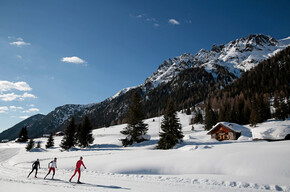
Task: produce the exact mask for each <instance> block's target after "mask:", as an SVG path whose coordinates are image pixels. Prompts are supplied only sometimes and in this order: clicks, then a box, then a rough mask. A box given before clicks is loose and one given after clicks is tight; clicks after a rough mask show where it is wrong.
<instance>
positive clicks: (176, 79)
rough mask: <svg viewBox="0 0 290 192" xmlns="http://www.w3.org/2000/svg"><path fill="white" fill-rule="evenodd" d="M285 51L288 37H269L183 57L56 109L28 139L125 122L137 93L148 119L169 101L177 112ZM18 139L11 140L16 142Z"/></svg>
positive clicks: (289, 41)
mask: <svg viewBox="0 0 290 192" xmlns="http://www.w3.org/2000/svg"><path fill="white" fill-rule="evenodd" d="M289 45H290V37H289V38H285V39H282V40H279V41H277V40H275V39H274V38H273V37H270V36H266V35H262V34H259V35H249V36H248V37H247V38H241V39H237V40H235V41H231V42H229V43H228V44H222V45H213V46H212V48H211V50H204V49H201V50H200V51H199V52H198V53H196V54H195V55H193V54H191V53H185V54H183V55H181V56H179V57H174V58H173V59H168V60H165V61H164V62H163V63H162V64H161V65H160V66H159V67H158V69H157V71H156V72H154V73H153V74H152V75H151V76H150V77H148V78H147V79H146V80H145V82H144V84H142V85H140V86H137V87H132V88H125V89H123V90H121V91H120V92H119V93H117V94H116V95H114V96H113V97H111V98H108V99H106V100H105V101H103V102H101V103H96V104H89V105H64V106H61V107H57V108H56V109H55V110H54V111H52V112H50V113H49V114H47V115H46V116H42V118H39V119H35V120H34V121H33V123H32V124H29V125H28V134H29V136H34V137H38V136H41V135H42V134H43V133H49V132H51V131H58V130H62V129H64V128H65V126H66V125H67V122H68V120H69V118H70V117H71V116H72V115H74V116H75V118H76V122H77V123H81V121H82V118H83V117H84V115H87V116H88V117H89V118H90V120H91V122H92V124H93V126H94V128H98V127H103V126H109V125H110V124H117V123H122V122H125V121H126V111H127V108H128V105H129V103H130V99H131V95H132V93H133V91H135V90H137V91H139V93H140V94H141V95H142V96H143V100H144V103H145V106H144V110H145V113H146V114H147V117H150V116H155V115H159V114H162V112H163V110H164V108H165V107H166V103H167V100H168V98H169V97H173V98H174V100H175V102H176V106H177V109H182V108H185V107H186V106H193V105H194V104H196V103H198V102H200V101H202V100H203V99H204V98H205V97H206V96H207V95H208V93H209V92H211V91H213V90H214V89H219V88H223V87H224V86H226V85H228V84H230V83H231V82H232V81H233V80H234V79H236V78H239V77H240V76H241V74H242V73H243V72H244V71H247V70H250V69H251V68H253V67H255V66H256V65H258V63H259V62H261V61H263V60H265V59H267V58H269V57H271V56H273V55H274V54H275V53H277V52H279V51H280V50H282V49H284V48H286V47H287V46H289ZM25 121H26V120H25ZM14 127H15V126H14ZM12 128H13V127H12ZM12 128H10V129H8V130H11V129H12ZM8 130H7V131H8ZM13 130H14V131H15V129H13ZM3 133H4V132H3ZM3 133H1V134H0V138H1V137H2V135H3ZM17 134H18V132H17ZM17 134H16V135H17ZM6 135H7V134H6ZM16 135H15V134H14V136H13V137H12V136H11V137H9V138H11V139H14V138H15V136H16ZM6 138H7V137H6Z"/></svg>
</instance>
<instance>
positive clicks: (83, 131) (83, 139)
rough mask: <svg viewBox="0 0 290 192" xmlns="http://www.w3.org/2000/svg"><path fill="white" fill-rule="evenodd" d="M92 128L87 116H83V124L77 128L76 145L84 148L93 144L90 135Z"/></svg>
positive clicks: (92, 138)
mask: <svg viewBox="0 0 290 192" xmlns="http://www.w3.org/2000/svg"><path fill="white" fill-rule="evenodd" d="M92 130H93V127H92V125H91V122H90V120H89V118H88V117H87V116H85V118H84V121H83V124H82V125H81V126H79V128H78V144H79V146H80V147H82V148H85V147H88V146H89V145H90V144H92V143H93V142H94V137H93V134H92Z"/></svg>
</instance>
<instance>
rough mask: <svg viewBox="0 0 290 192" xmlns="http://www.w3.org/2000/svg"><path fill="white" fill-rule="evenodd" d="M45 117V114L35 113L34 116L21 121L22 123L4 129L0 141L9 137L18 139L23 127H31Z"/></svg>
mask: <svg viewBox="0 0 290 192" xmlns="http://www.w3.org/2000/svg"><path fill="white" fill-rule="evenodd" d="M44 117H45V115H42V114H37V115H33V116H31V117H29V118H27V119H25V120H23V121H21V122H20V123H18V124H16V125H14V126H13V127H11V128H10V129H7V130H5V131H3V132H2V133H1V134H0V141H1V140H2V139H9V140H12V139H16V138H17V137H18V135H19V133H20V130H21V129H22V127H25V126H27V127H31V126H32V125H33V124H34V123H37V122H41V120H42V119H43V118H44Z"/></svg>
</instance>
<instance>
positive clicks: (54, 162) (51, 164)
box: [44, 157, 57, 179]
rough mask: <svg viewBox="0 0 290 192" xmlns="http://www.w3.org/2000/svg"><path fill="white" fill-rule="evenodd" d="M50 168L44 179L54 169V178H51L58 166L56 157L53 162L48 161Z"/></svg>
mask: <svg viewBox="0 0 290 192" xmlns="http://www.w3.org/2000/svg"><path fill="white" fill-rule="evenodd" d="M48 168H49V171H48V173H47V174H46V176H45V177H44V179H45V178H46V177H47V175H49V174H50V172H51V171H53V175H52V178H51V179H53V177H54V174H55V168H57V166H56V157H55V158H54V160H53V161H51V162H49V163H48Z"/></svg>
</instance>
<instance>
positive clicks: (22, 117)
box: [19, 116, 29, 119]
mask: <svg viewBox="0 0 290 192" xmlns="http://www.w3.org/2000/svg"><path fill="white" fill-rule="evenodd" d="M28 117H29V116H20V117H19V118H20V119H27V118H28Z"/></svg>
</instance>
